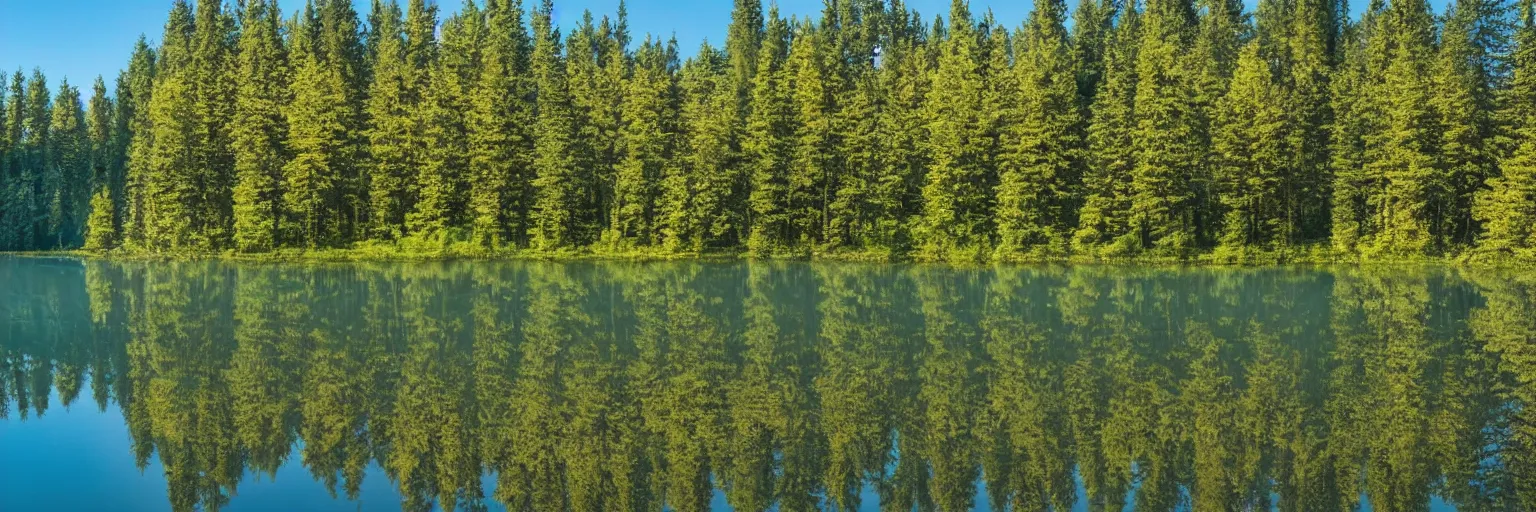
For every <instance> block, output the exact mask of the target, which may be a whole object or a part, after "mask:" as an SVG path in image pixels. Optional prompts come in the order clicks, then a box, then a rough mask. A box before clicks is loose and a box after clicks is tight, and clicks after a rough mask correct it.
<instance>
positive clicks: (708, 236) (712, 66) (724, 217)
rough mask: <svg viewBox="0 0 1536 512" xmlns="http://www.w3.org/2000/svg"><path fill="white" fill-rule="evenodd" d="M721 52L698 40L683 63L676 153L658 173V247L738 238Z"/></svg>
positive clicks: (730, 91) (732, 102) (730, 102)
mask: <svg viewBox="0 0 1536 512" xmlns="http://www.w3.org/2000/svg"><path fill="white" fill-rule="evenodd" d="M727 65H728V61H727V59H726V56H725V55H724V53H722V52H721V51H720V50H717V49H715V48H714V47H712V46H710V45H709V43H707V42H706V43H704V44H703V45H701V46H700V48H699V53H698V55H696V56H694V57H693V58H691V59H689V60H688V62H687V63H685V64H684V65H683V69H682V73H681V78H680V83H679V89H680V91H679V94H680V96H681V102H682V107H681V109H680V110H681V111H680V114H679V116H680V121H679V122H680V124H681V126H682V128H681V129H680V130H679V133H680V135H679V136H680V137H681V138H682V140H681V141H680V142H679V144H678V149H677V152H678V153H680V154H681V155H680V157H678V158H675V160H676V162H675V163H674V164H673V165H671V166H669V167H668V168H667V169H666V170H664V171H663V177H662V183H661V188H662V193H661V203H660V205H659V206H658V212H657V214H658V217H659V218H658V223H659V226H660V231H661V233H660V234H661V244H662V247H663V248H665V249H666V250H669V251H690V252H698V251H703V250H705V249H712V248H719V247H726V246H730V245H731V244H732V243H734V242H735V240H738V239H739V238H737V237H740V238H744V236H742V234H741V233H740V232H739V230H740V229H741V228H743V227H744V226H742V225H740V224H738V222H739V221H740V220H741V219H742V218H744V215H742V213H743V212H739V211H738V210H736V207H737V205H739V204H740V203H737V202H733V201H732V199H733V197H732V195H733V194H735V193H736V192H737V183H738V179H739V178H738V176H737V166H736V161H735V160H736V155H735V147H734V145H735V140H734V132H733V130H732V127H733V126H734V123H735V119H736V115H737V114H736V105H737V102H736V89H735V86H734V85H732V84H731V83H730V74H729V71H728V68H727Z"/></svg>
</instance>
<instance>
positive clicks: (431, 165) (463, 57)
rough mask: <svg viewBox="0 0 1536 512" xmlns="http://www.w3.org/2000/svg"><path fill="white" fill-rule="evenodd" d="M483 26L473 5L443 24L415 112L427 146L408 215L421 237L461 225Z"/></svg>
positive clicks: (409, 226) (437, 233) (443, 232)
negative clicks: (469, 114)
mask: <svg viewBox="0 0 1536 512" xmlns="http://www.w3.org/2000/svg"><path fill="white" fill-rule="evenodd" d="M483 23H484V20H483V18H482V17H481V14H480V10H479V8H478V7H476V6H475V4H474V3H473V2H466V3H465V4H464V7H463V8H462V9H461V10H460V12H458V13H456V14H454V15H453V16H450V17H449V18H448V19H447V20H446V21H445V22H443V27H442V30H441V34H442V43H441V48H440V50H439V52H438V59H437V62H436V63H435V65H434V66H432V68H431V71H430V74H429V76H430V77H431V78H430V79H429V81H428V82H427V83H426V85H425V87H424V88H423V89H422V96H421V104H420V105H419V106H418V107H417V110H416V112H417V114H418V115H419V116H420V117H419V119H420V121H419V122H420V125H421V127H422V130H423V135H424V136H425V141H426V147H425V148H424V149H425V151H424V152H423V153H422V157H423V159H422V161H421V163H420V165H421V166H420V168H419V169H418V172H417V174H416V183H417V187H419V188H418V190H417V198H416V199H417V200H416V208H415V210H413V211H412V212H411V213H410V214H408V215H406V227H407V228H408V229H409V230H410V231H411V232H412V233H415V234H418V235H422V236H426V237H429V238H431V237H436V236H438V235H442V234H445V232H446V230H447V229H449V228H452V227H458V226H460V225H461V224H462V220H463V216H464V205H465V204H466V196H467V192H468V186H467V183H466V181H465V178H466V177H465V176H464V174H463V171H464V168H465V167H466V164H467V158H466V157H467V155H468V151H469V147H468V145H469V144H468V143H469V141H468V138H467V136H466V130H465V116H464V114H465V112H467V111H468V110H469V108H468V106H467V104H468V102H469V99H470V98H469V92H470V91H471V89H472V87H473V86H474V83H475V82H476V81H478V79H479V74H478V73H477V69H478V66H479V59H480V41H481V37H482V36H483V34H482V32H483Z"/></svg>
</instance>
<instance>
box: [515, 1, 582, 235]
mask: <svg viewBox="0 0 1536 512" xmlns="http://www.w3.org/2000/svg"><path fill="white" fill-rule="evenodd" d="M553 9H554V6H553V5H552V4H551V3H550V0H544V2H543V4H542V5H541V6H540V7H539V8H538V9H536V10H534V13H533V38H534V44H533V62H532V71H533V77H534V84H535V86H536V87H537V90H538V102H537V109H538V121H537V123H536V124H535V128H534V160H533V170H534V179H533V189H534V203H533V208H532V211H531V212H530V214H529V216H530V219H529V220H530V222H529V229H528V237H529V239H530V242H529V243H530V246H531V247H533V248H534V249H536V250H540V251H556V250H562V249H569V248H573V247H576V246H579V245H581V244H582V242H584V241H586V229H587V227H588V226H586V225H584V224H583V222H582V221H583V219H582V218H581V215H582V212H584V211H585V210H586V206H587V197H586V195H585V193H586V191H587V190H588V189H587V187H588V186H589V183H587V182H586V181H584V178H586V177H585V176H582V175H580V173H579V171H578V169H577V167H576V163H577V161H576V155H575V153H574V152H575V137H576V114H575V112H574V110H573V109H572V106H571V97H570V88H569V84H568V83H567V82H566V74H565V65H564V62H563V60H562V58H561V55H560V47H561V42H560V31H559V30H558V29H556V28H555V27H554V26H553V24H552V23H551V19H550V16H551V15H552V14H553Z"/></svg>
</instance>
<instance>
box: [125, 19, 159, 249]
mask: <svg viewBox="0 0 1536 512" xmlns="http://www.w3.org/2000/svg"><path fill="white" fill-rule="evenodd" d="M126 73H127V77H128V79H127V81H126V85H127V87H126V88H123V87H119V88H118V100H119V102H121V106H120V108H118V119H119V121H118V126H119V127H120V129H121V133H119V136H120V137H123V138H126V139H127V143H126V144H125V145H124V146H123V151H124V157H125V160H126V165H125V169H124V176H123V183H122V186H123V190H122V194H121V197H122V199H121V200H120V201H119V202H120V204H119V205H118V211H119V217H120V219H121V220H120V223H121V228H120V232H121V237H122V238H121V240H120V242H121V243H122V244H123V245H126V246H129V247H132V248H143V247H144V246H145V245H144V243H145V239H146V235H145V232H144V224H145V215H146V213H147V207H148V201H147V200H146V196H147V194H148V183H149V159H150V152H151V151H152V150H153V148H154V119H153V118H152V117H150V115H149V112H150V108H151V106H152V105H153V103H154V101H153V99H154V90H155V82H156V76H157V75H158V73H159V67H158V65H157V58H156V56H155V52H154V50H152V49H150V47H149V44H148V43H147V42H145V40H144V38H143V37H142V36H141V37H139V41H138V43H137V44H135V45H134V47H133V55H132V57H130V58H129V59H128V69H127V71H126ZM125 91H126V92H127V93H128V95H127V96H124V94H123V93H124V92H125ZM129 100H131V101H129Z"/></svg>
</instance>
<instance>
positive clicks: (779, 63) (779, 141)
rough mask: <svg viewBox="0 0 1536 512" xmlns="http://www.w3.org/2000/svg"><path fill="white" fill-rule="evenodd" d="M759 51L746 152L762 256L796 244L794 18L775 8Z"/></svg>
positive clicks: (751, 242) (753, 242)
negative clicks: (791, 195)
mask: <svg viewBox="0 0 1536 512" xmlns="http://www.w3.org/2000/svg"><path fill="white" fill-rule="evenodd" d="M762 41H763V44H762V47H761V48H760V49H758V57H757V59H758V60H757V70H756V71H755V72H754V73H753V75H752V93H751V94H752V96H751V100H750V102H749V103H750V105H751V112H750V113H748V115H747V122H746V129H745V132H744V133H743V135H742V141H741V151H742V158H743V161H744V164H745V165H746V168H747V172H748V173H750V180H751V183H752V186H751V192H750V194H749V195H748V198H747V202H748V203H749V206H750V212H751V218H752V234H751V235H750V236H749V237H748V239H747V249H748V250H750V251H751V252H752V253H753V254H756V255H760V256H767V255H773V254H777V253H780V252H783V251H784V250H786V249H787V248H789V247H790V246H791V245H792V244H793V243H794V239H793V237H792V236H793V235H792V233H793V225H792V222H791V219H792V217H791V214H790V210H789V209H790V205H789V202H788V201H787V199H788V195H789V176H790V173H791V169H792V168H793V167H792V164H791V159H792V158H793V157H794V154H795V153H794V148H795V145H794V142H795V140H794V136H793V134H794V128H795V117H794V116H795V110H794V103H793V93H792V91H791V89H790V86H791V79H790V76H789V73H788V71H787V70H788V69H789V68H788V67H787V64H786V61H787V59H788V57H789V46H790V26H789V21H788V20H785V19H784V18H782V17H780V16H779V11H778V7H777V6H775V7H773V8H770V10H769V13H768V28H767V32H766V33H765V34H764V36H763V40H762Z"/></svg>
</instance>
